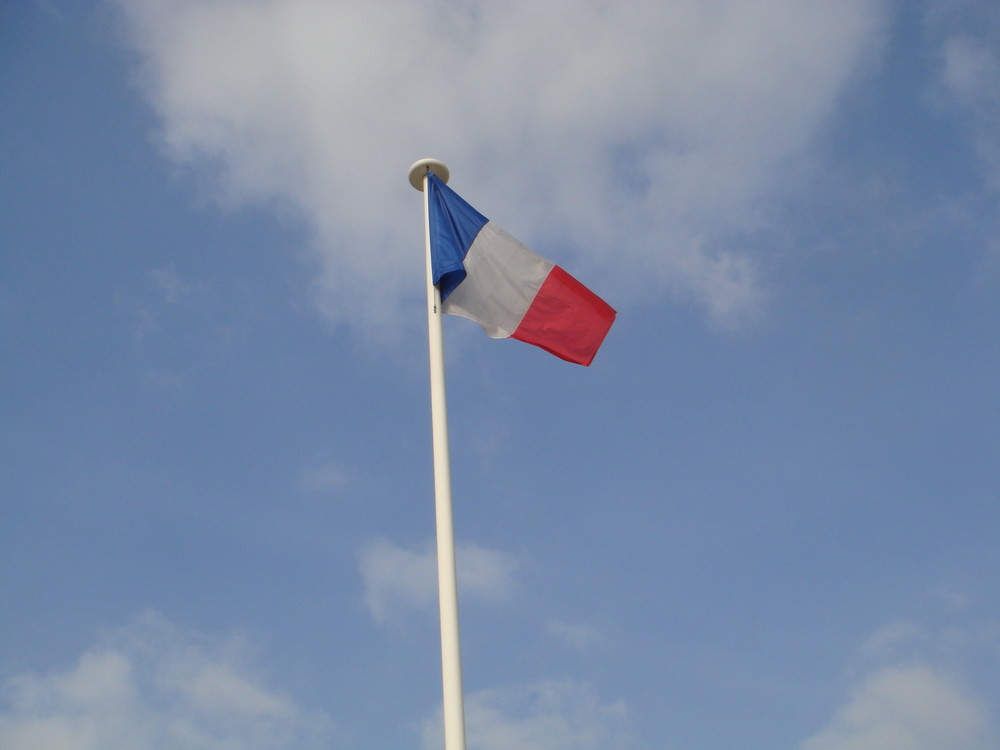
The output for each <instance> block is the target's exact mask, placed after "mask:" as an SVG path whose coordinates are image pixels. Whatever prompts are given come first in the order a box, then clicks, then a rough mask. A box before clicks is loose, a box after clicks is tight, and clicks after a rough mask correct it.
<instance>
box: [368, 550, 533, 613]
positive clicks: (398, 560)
mask: <svg viewBox="0 0 1000 750" xmlns="http://www.w3.org/2000/svg"><path fill="white" fill-rule="evenodd" d="M455 555H456V558H457V563H456V565H457V568H458V587H459V592H460V594H461V595H463V596H470V597H473V598H475V599H478V600H480V601H493V602H495V601H499V600H502V599H504V598H506V597H507V596H509V595H510V593H511V592H512V591H513V590H514V588H515V585H516V583H515V580H514V573H515V572H516V570H517V567H518V562H517V560H516V559H515V558H514V557H513V556H511V555H509V554H507V553H504V552H499V551H496V550H489V549H485V548H483V547H480V546H478V545H476V544H472V543H468V542H467V543H459V544H456V550H455ZM359 567H360V570H361V579H362V582H363V583H364V589H365V593H364V601H365V605H366V606H367V607H368V610H369V612H371V615H372V617H374V618H375V620H376V621H377V622H380V623H384V622H388V621H391V620H393V619H395V617H396V616H397V615H398V614H399V613H401V612H404V611H406V610H414V609H432V608H433V607H434V606H435V602H437V553H436V551H435V548H434V546H433V545H426V546H425V547H423V548H422V549H420V550H409V549H405V548H403V547H399V546H397V545H395V544H393V543H392V542H390V541H388V540H386V539H377V540H375V541H374V542H372V543H371V544H369V545H368V546H367V547H365V548H364V549H363V550H362V551H361V559H360V565H359Z"/></svg>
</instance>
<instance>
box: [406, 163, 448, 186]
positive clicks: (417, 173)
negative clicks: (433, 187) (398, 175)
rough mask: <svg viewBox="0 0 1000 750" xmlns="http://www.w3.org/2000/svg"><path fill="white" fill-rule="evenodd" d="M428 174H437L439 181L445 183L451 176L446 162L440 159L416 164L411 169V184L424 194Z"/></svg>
mask: <svg viewBox="0 0 1000 750" xmlns="http://www.w3.org/2000/svg"><path fill="white" fill-rule="evenodd" d="M428 172H430V173H432V174H436V175H437V176H438V179H440V180H441V182H445V183H447V182H448V177H449V175H450V174H451V173H450V172H449V171H448V167H446V166H445V165H444V162H442V161H439V160H438V159H421V160H420V161H417V162H414V163H413V166H412V167H410V184H411V185H413V187H415V188H416V189H417V190H419V191H420V192H423V191H424V175H425V174H427V173H428Z"/></svg>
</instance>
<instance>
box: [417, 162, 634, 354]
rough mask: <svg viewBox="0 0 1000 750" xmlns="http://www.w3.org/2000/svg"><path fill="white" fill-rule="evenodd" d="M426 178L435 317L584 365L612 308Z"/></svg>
mask: <svg viewBox="0 0 1000 750" xmlns="http://www.w3.org/2000/svg"><path fill="white" fill-rule="evenodd" d="M427 178H428V179H427V190H428V199H429V206H430V234H431V270H432V273H433V279H434V283H435V284H436V285H437V287H438V289H439V290H440V293H441V310H442V312H445V313H448V314H449V315H460V316H461V317H463V318H469V319H470V320H474V321H476V322H477V323H479V325H481V326H482V327H483V330H485V331H486V333H487V334H489V335H490V336H491V337H492V338H495V339H502V338H513V339H518V340H520V341H524V342H526V343H528V344H534V345H535V346H539V347H541V348H542V349H545V350H546V351H548V352H551V353H552V354H555V355H556V356H557V357H561V358H562V359H565V360H567V361H568V362H575V363H577V364H581V365H589V364H590V363H591V362H592V361H593V359H594V355H595V354H597V350H598V349H599V348H600V346H601V343H602V342H603V341H604V337H605V336H607V334H608V331H609V330H610V329H611V324H612V323H614V321H615V311H614V310H613V309H612V308H611V306H610V305H608V303H607V302H605V301H604V300H602V299H601V298H600V297H598V296H597V295H596V294H594V293H593V292H592V291H590V290H589V289H587V287H585V286H584V285H583V284H581V283H580V282H579V281H577V280H576V279H574V278H573V277H572V276H570V275H569V274H568V273H566V271H564V270H563V269H562V268H560V267H559V266H557V265H555V264H553V263H551V262H549V261H547V260H545V259H544V258H542V257H540V256H538V255H536V254H535V253H534V252H532V251H531V250H529V249H528V248H527V247H525V246H524V245H522V244H521V243H520V242H518V241H517V240H516V239H514V238H513V237H511V236H510V235H509V234H507V233H506V232H505V231H503V230H502V229H500V228H499V227H498V226H496V224H494V223H493V222H492V221H490V220H489V219H487V218H486V217H485V216H483V215H482V214H481V213H479V212H478V211H477V210H476V209H474V208H473V207H472V206H470V205H469V204H468V203H466V202H465V201H464V200H463V199H462V198H461V197H460V196H459V195H458V193H456V192H455V191H454V190H452V189H451V188H450V187H448V186H447V185H445V184H444V182H443V181H441V180H440V179H439V178H438V177H437V175H435V174H432V173H428V175H427Z"/></svg>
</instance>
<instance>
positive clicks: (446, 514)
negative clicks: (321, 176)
mask: <svg viewBox="0 0 1000 750" xmlns="http://www.w3.org/2000/svg"><path fill="white" fill-rule="evenodd" d="M438 165H440V168H441V169H442V170H443V177H442V179H444V180H447V179H448V171H447V168H446V167H445V166H444V165H443V164H441V163H440V162H437V161H436V160H431V159H424V160H421V161H420V162H417V163H416V164H414V165H413V167H411V168H410V178H411V179H410V181H411V183H413V182H415V179H414V178H415V177H416V176H417V175H416V174H415V171H416V170H419V169H420V168H421V167H423V173H422V177H420V180H421V182H420V183H419V184H420V189H422V190H423V193H424V245H425V253H426V261H427V332H428V347H429V350H430V380H431V431H432V434H433V447H434V508H435V516H436V518H437V566H438V599H439V605H440V611H441V678H442V687H443V690H444V746H445V750H465V705H464V699H463V696H462V654H461V647H460V644H459V632H458V581H457V576H456V567H455V529H454V524H453V521H452V510H451V467H450V462H449V456H448V409H447V405H446V402H445V380H444V337H443V335H442V328H441V317H442V314H441V293H440V291H439V290H438V288H437V286H435V285H434V278H433V269H432V265H431V223H430V199H429V198H428V194H427V176H428V174H430V172H431V171H434V172H435V174H438V175H439V176H440V175H441V174H442V172H441V171H440V170H439V169H438V168H437V167H438Z"/></svg>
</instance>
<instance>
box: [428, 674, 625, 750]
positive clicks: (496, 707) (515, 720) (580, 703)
mask: <svg viewBox="0 0 1000 750" xmlns="http://www.w3.org/2000/svg"><path fill="white" fill-rule="evenodd" d="M465 718H466V736H467V739H468V746H469V750H619V749H621V748H626V747H630V746H631V744H632V742H631V736H630V733H629V731H628V709H627V707H626V705H625V704H624V703H623V702H621V701H617V702H614V703H603V702H602V701H601V700H600V697H599V696H598V695H597V693H596V692H595V691H594V689H593V688H592V687H590V686H589V685H585V684H581V683H577V682H572V681H547V682H542V683H539V684H536V685H532V686H529V687H525V688H509V689H495V690H483V691H479V692H475V693H472V694H470V695H469V696H468V697H467V698H466V700H465ZM443 736H444V735H443V732H442V723H441V716H440V712H439V714H438V716H437V718H435V719H433V720H429V721H427V722H425V724H424V731H423V746H424V747H425V748H428V750H430V748H439V747H441V746H442V742H443V740H442V737H443Z"/></svg>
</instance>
